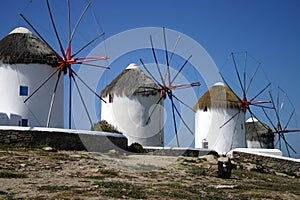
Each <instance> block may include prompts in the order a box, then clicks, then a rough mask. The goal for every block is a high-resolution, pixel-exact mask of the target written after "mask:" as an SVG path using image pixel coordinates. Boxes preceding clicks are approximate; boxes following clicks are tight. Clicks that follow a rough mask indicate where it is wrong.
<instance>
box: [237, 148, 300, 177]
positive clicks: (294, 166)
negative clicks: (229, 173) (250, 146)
mask: <svg viewBox="0 0 300 200" xmlns="http://www.w3.org/2000/svg"><path fill="white" fill-rule="evenodd" d="M232 159H233V160H234V161H235V162H239V161H240V162H245V163H246V162H248V163H253V164H256V165H261V166H263V167H264V168H269V169H273V170H276V171H278V172H283V173H287V174H298V173H300V160H299V161H296V160H295V159H294V160H293V159H289V158H286V159H285V158H280V157H276V156H263V155H258V154H251V153H245V152H237V151H233V152H232Z"/></svg>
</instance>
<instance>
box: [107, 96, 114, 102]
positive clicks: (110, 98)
mask: <svg viewBox="0 0 300 200" xmlns="http://www.w3.org/2000/svg"><path fill="white" fill-rule="evenodd" d="M113 100H114V97H113V96H112V95H111V94H110V95H108V102H109V103H112V102H113Z"/></svg>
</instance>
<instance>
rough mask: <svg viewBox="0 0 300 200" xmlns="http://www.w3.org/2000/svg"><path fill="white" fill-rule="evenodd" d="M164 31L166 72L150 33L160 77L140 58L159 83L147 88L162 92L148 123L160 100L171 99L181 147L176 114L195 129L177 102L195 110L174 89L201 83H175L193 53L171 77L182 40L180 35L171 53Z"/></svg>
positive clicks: (175, 127) (151, 75)
mask: <svg viewBox="0 0 300 200" xmlns="http://www.w3.org/2000/svg"><path fill="white" fill-rule="evenodd" d="M162 31H163V44H164V52H165V62H166V69H165V71H164V72H163V71H162V69H161V66H160V65H159V63H158V59H157V54H156V50H155V48H154V43H153V38H152V35H150V43H151V51H152V55H153V58H154V61H155V65H156V70H157V72H158V74H159V79H157V78H155V77H154V75H153V74H152V73H151V72H150V70H149V69H148V67H147V66H146V65H145V64H144V62H143V60H142V59H141V58H140V59H139V60H140V62H141V64H142V66H143V67H144V69H145V70H146V71H147V73H148V74H149V75H150V77H151V78H152V79H153V80H154V82H155V83H156V84H157V85H158V87H153V88H147V89H152V90H155V91H157V92H159V93H160V98H159V100H158V101H157V103H156V104H155V106H154V107H153V109H152V111H151V112H150V115H149V118H148V120H147V122H146V123H149V122H150V120H151V117H152V115H153V113H154V111H155V109H156V108H157V107H158V105H159V104H160V102H161V101H163V100H165V99H166V98H168V99H169V100H170V103H171V110H172V120H173V126H174V132H175V136H176V142H177V146H178V147H179V146H180V144H179V138H178V127H177V121H176V120H177V119H176V116H177V118H178V119H180V120H181V121H182V123H183V124H184V126H185V127H186V128H187V130H188V132H189V133H191V134H193V131H192V130H191V129H190V128H189V126H188V125H187V123H186V121H185V120H184V119H183V117H182V115H181V113H180V111H179V109H178V108H177V106H176V102H177V103H179V104H182V105H184V106H186V107H188V108H189V109H190V110H193V109H192V108H191V107H190V106H188V105H187V104H186V103H185V102H183V101H182V100H181V99H180V98H178V97H177V96H176V95H175V94H174V91H176V90H180V89H186V88H191V87H199V86H200V83H199V82H194V83H188V84H175V83H174V82H175V81H176V79H177V77H178V76H179V74H180V73H181V72H182V70H183V69H184V68H185V66H186V65H187V64H188V62H189V60H190V59H191V57H192V55H190V56H189V57H188V58H187V59H186V60H185V62H184V63H183V64H182V65H181V67H180V68H179V70H178V71H177V73H176V74H175V75H174V76H173V77H171V70H170V65H171V62H172V58H173V56H174V53H175V50H176V48H177V45H178V42H179V40H180V36H179V37H178V39H177V41H176V42H175V44H174V47H173V50H172V52H171V53H170V52H169V51H168V49H167V39H166V31H165V28H164V27H163V28H162Z"/></svg>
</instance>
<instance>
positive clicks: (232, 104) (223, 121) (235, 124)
mask: <svg viewBox="0 0 300 200" xmlns="http://www.w3.org/2000/svg"><path fill="white" fill-rule="evenodd" d="M194 110H195V112H196V114H195V148H205V147H206V148H208V149H212V150H215V151H217V152H218V153H222V154H223V153H227V152H229V151H230V150H232V149H234V148H238V147H240V148H242V147H246V146H247V145H246V136H245V115H244V113H243V112H242V110H241V100H240V99H239V97H238V96H237V95H236V94H234V93H233V91H232V90H231V89H230V88H228V87H227V86H224V84H223V83H216V84H215V85H214V86H212V87H211V88H210V89H209V90H208V91H207V92H206V93H205V94H204V95H203V96H202V97H201V98H200V99H199V101H198V102H197V104H196V105H195V107H194Z"/></svg>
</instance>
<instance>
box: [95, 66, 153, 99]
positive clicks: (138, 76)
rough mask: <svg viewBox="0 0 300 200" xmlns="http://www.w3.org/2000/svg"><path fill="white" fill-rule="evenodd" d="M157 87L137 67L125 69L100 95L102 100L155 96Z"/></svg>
mask: <svg viewBox="0 0 300 200" xmlns="http://www.w3.org/2000/svg"><path fill="white" fill-rule="evenodd" d="M154 88H157V85H156V84H155V82H154V81H153V80H152V79H151V78H150V77H148V76H147V75H146V74H145V73H144V72H143V71H142V70H141V69H140V68H139V67H137V66H136V67H134V68H126V69H125V70H124V71H123V72H122V73H121V74H119V75H118V76H117V77H116V78H115V79H114V80H113V81H112V82H111V83H110V84H109V85H107V86H106V87H105V88H104V89H103V90H102V91H101V93H100V96H101V97H102V98H105V97H107V96H108V95H112V96H114V95H116V96H131V95H137V94H139V95H146V96H148V95H156V94H157V92H158V91H157V90H155V89H154Z"/></svg>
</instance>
